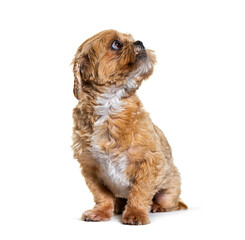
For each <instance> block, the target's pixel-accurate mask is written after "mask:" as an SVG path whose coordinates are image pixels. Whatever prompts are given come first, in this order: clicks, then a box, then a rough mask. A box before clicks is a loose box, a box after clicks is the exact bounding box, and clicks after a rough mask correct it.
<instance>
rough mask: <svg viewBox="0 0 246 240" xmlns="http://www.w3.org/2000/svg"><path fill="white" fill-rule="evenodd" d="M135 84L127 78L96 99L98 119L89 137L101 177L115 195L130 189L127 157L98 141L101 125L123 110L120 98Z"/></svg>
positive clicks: (126, 193)
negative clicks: (102, 146) (112, 151)
mask: <svg viewBox="0 0 246 240" xmlns="http://www.w3.org/2000/svg"><path fill="white" fill-rule="evenodd" d="M136 87H137V85H136V83H135V81H134V80H132V79H129V80H128V81H127V82H126V84H125V85H123V86H120V87H114V88H110V89H109V90H108V91H107V92H106V93H104V94H102V95H101V96H99V97H98V99H97V104H98V105H97V106H96V108H95V111H96V114H97V115H98V116H99V119H98V120H97V121H96V122H95V124H94V133H93V135H92V137H91V147H90V148H89V150H90V151H91V153H92V156H93V157H94V158H95V159H96V161H97V162H98V163H99V165H100V170H101V178H102V180H103V182H104V184H105V185H106V186H107V187H108V188H109V189H110V190H111V191H112V192H113V193H114V194H115V195H116V196H117V197H127V196H128V194H129V190H130V182H129V180H128V179H127V178H126V175H125V169H126V167H127V157H126V155H125V154H124V153H122V154H116V155H112V153H110V152H105V151H104V150H103V149H101V148H100V146H99V144H98V142H99V140H100V136H101V135H100V133H101V129H102V128H101V127H102V126H103V125H104V124H105V121H106V120H107V119H108V117H109V116H112V115H115V114H118V113H119V112H121V111H122V110H124V102H122V100H121V98H122V97H123V96H125V94H126V92H127V91H128V90H130V89H132V88H136Z"/></svg>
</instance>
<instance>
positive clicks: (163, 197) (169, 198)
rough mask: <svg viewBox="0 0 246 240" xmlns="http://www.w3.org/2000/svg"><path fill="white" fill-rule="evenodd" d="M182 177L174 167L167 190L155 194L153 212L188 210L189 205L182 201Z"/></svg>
mask: <svg viewBox="0 0 246 240" xmlns="http://www.w3.org/2000/svg"><path fill="white" fill-rule="evenodd" d="M180 185H181V181H180V175H179V172H178V170H177V168H176V167H174V172H173V178H172V180H171V182H170V185H169V187H168V188H166V189H162V190H160V191H159V192H158V193H156V194H155V196H154V198H153V204H152V209H151V211H152V212H170V211H174V210H180V209H187V208H188V207H187V205H186V204H185V203H183V202H182V200H181V199H180V197H179V196H180V193H181V190H180Z"/></svg>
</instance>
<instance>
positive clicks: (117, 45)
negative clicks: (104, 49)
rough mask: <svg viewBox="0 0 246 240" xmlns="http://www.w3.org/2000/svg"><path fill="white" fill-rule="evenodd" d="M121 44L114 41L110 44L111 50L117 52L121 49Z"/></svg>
mask: <svg viewBox="0 0 246 240" xmlns="http://www.w3.org/2000/svg"><path fill="white" fill-rule="evenodd" d="M122 45H123V44H122V43H121V42H119V41H118V40H115V41H114V42H113V43H112V48H113V49H114V50H119V49H121V48H122Z"/></svg>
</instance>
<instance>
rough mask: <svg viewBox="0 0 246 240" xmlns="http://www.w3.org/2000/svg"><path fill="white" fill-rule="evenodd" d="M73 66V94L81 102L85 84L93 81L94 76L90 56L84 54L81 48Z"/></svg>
mask: <svg viewBox="0 0 246 240" xmlns="http://www.w3.org/2000/svg"><path fill="white" fill-rule="evenodd" d="M72 64H73V74H74V86H73V94H74V96H75V97H76V98H77V99H78V100H80V99H81V97H82V87H83V83H84V82H85V81H90V80H92V79H93V75H94V74H93V71H92V66H91V64H90V59H89V57H88V54H84V53H83V52H82V51H81V48H79V49H78V51H77V53H76V55H75V57H74V59H73V61H72Z"/></svg>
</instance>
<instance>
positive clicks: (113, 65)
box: [73, 30, 156, 99]
mask: <svg viewBox="0 0 246 240" xmlns="http://www.w3.org/2000/svg"><path fill="white" fill-rule="evenodd" d="M155 62H156V60H155V55H154V52H153V51H151V50H147V49H145V47H144V45H143V43H142V42H140V41H135V40H134V39H133V38H132V36H131V35H129V34H122V33H119V32H117V31H114V30H106V31H103V32H100V33H98V34H96V35H95V36H93V37H91V38H89V39H88V40H86V41H85V42H84V43H83V44H82V45H81V46H80V47H79V48H78V50H77V53H76V54H75V57H74V59H73V65H74V66H73V71H74V95H75V97H76V98H77V99H80V98H81V94H82V85H83V84H84V83H85V82H87V83H88V82H91V83H93V84H94V85H103V86H109V85H112V84H114V85H116V86H120V85H122V84H125V83H126V81H127V80H134V82H135V84H137V85H138V86H139V85H140V84H141V82H142V81H143V80H144V79H147V78H148V77H149V76H150V75H151V74H152V72H153V65H154V64H155Z"/></svg>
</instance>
